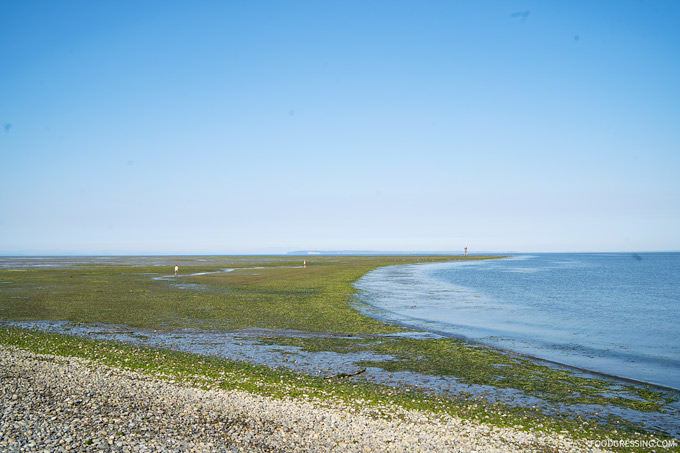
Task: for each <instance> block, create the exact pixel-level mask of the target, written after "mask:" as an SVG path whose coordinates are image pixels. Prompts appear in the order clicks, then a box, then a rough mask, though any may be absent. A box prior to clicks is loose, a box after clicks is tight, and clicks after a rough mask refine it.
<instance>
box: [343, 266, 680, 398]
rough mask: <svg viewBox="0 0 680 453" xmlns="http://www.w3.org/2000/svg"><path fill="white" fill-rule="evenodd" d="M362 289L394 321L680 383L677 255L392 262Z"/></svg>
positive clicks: (669, 384)
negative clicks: (394, 264) (406, 263)
mask: <svg viewBox="0 0 680 453" xmlns="http://www.w3.org/2000/svg"><path fill="white" fill-rule="evenodd" d="M356 287H357V289H359V291H360V299H361V300H362V301H364V302H367V303H368V304H369V305H370V307H371V308H369V309H368V310H367V312H368V314H372V315H374V316H377V317H379V318H382V319H386V320H388V321H393V322H399V323H403V324H407V325H410V326H413V327H418V328H421V329H425V330H429V331H433V332H438V333H441V334H444V335H449V336H456V337H465V338H468V339H471V340H474V341H478V342H481V343H485V344H489V345H492V346H496V347H499V348H502V349H506V350H510V351H515V352H519V353H523V354H528V355H531V356H535V357H539V358H542V359H547V360H552V361H556V362H559V363H563V364H566V365H570V366H575V367H579V368H584V369H587V370H591V371H596V372H600V373H606V374H610V375H614V376H619V377H624V378H628V379H635V380H639V381H643V382H649V383H653V384H657V385H662V386H666V387H671V388H675V389H680V253H640V254H537V255H521V256H515V257H512V258H506V259H502V260H488V261H477V262H458V263H456V262H453V263H437V264H416V265H405V266H390V267H385V268H381V269H378V270H376V271H374V272H371V273H369V274H367V275H366V276H364V277H363V278H362V279H361V280H359V281H358V282H357V284H356Z"/></svg>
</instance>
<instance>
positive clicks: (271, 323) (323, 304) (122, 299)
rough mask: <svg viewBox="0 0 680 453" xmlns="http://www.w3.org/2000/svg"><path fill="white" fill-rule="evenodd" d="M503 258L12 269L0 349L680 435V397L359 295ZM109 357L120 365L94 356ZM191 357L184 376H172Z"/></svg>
mask: <svg viewBox="0 0 680 453" xmlns="http://www.w3.org/2000/svg"><path fill="white" fill-rule="evenodd" d="M491 258H493V257H466V258H464V257H460V256H314V257H309V256H307V257H293V256H277V257H248V256H244V257H129V258H126V257H84V258H0V320H2V322H3V324H4V327H3V328H2V330H0V342H2V344H5V345H14V346H18V347H21V348H26V349H29V350H32V351H34V352H39V353H49V354H56V355H66V356H76V357H80V356H83V357H86V358H88V359H92V360H102V361H103V363H104V362H105V363H107V365H109V366H111V365H115V366H122V367H126V368H129V369H134V370H138V369H139V370H150V372H153V373H157V372H159V371H160V370H161V369H173V367H174V368H177V369H178V370H179V371H177V373H178V375H187V376H188V375H189V374H190V375H191V376H193V377H192V378H191V379H198V378H196V376H201V375H202V374H203V375H205V376H209V375H210V373H211V372H212V371H210V370H207V369H206V370H203V371H201V370H202V369H203V368H202V367H201V366H198V364H201V363H205V362H206V361H208V362H210V363H211V364H215V363H219V364H220V365H219V366H220V367H222V366H225V367H236V368H237V369H238V370H239V371H238V373H239V375H243V376H246V377H245V378H244V379H245V381H249V379H248V378H247V376H249V375H252V376H251V377H252V378H253V379H251V380H250V381H257V380H260V381H261V380H262V379H263V378H262V376H268V377H267V379H265V380H264V381H262V382H265V381H268V380H271V382H270V383H269V384H266V385H263V386H260V385H258V386H252V385H250V384H248V385H246V384H243V383H237V382H232V383H226V384H223V385H227V386H234V388H239V389H245V390H247V391H252V392H256V393H266V394H270V395H274V396H278V397H284V396H295V394H297V391H296V390H290V389H291V388H293V387H291V386H288V387H285V388H288V389H289V390H290V391H286V392H284V393H286V395H282V394H280V393H281V390H276V389H281V388H284V387H281V386H279V385H274V384H273V383H274V382H279V383H280V382H281V379H285V380H286V381H289V382H291V383H297V382H304V383H305V385H304V388H305V390H304V392H307V393H308V392H309V390H308V388H309V387H313V388H321V389H323V390H322V391H321V394H324V395H328V394H333V395H335V396H334V397H340V396H341V395H351V396H347V398H348V399H357V398H360V399H363V400H365V401H373V400H376V401H377V400H378V399H380V400H382V399H384V398H388V399H390V400H391V401H395V402H398V403H399V404H400V405H403V407H406V408H408V407H412V406H413V407H417V408H427V409H428V410H433V411H440V412H441V411H444V412H446V413H450V414H455V415H456V416H460V417H464V418H468V419H474V420H482V421H484V422H485V423H490V424H495V425H497V426H512V427H520V426H521V429H526V430H542V431H548V432H560V431H566V432H568V433H570V435H572V436H576V437H585V438H588V437H589V438H603V436H608V437H610V438H618V439H625V438H634V439H640V438H641V437H642V438H655V437H656V438H672V437H677V436H679V435H680V429H679V428H678V425H679V424H680V423H679V420H680V417H679V416H678V414H679V413H680V408H679V407H678V395H677V393H676V392H670V391H665V390H663V389H658V388H654V387H651V386H644V385H636V384H631V383H626V382H621V381H617V380H615V379H608V378H605V377H601V376H594V375H590V374H587V373H583V372H578V371H575V370H570V369H567V368H564V367H559V366H556V365H551V364H547V363H543V362H541V361H537V360H532V359H528V358H524V357H520V356H517V355H513V354H510V353H506V352H503V351H498V350H495V349H493V348H488V347H486V346H484V345H479V344H473V343H469V342H466V341H464V340H461V339H453V338H445V337H441V336H438V335H434V334H431V333H428V332H422V331H413V330H410V329H407V328H404V327H401V326H398V325H393V324H387V323H384V322H381V321H379V320H376V319H372V318H370V317H367V316H364V315H362V314H361V312H360V311H359V310H357V309H356V304H357V301H356V299H355V298H354V297H353V294H354V293H355V292H356V290H355V289H354V288H353V287H352V282H354V281H356V280H357V279H358V278H360V277H361V276H362V275H364V274H365V273H367V272H369V271H370V270H373V269H375V268H377V267H381V266H388V265H397V264H408V263H418V262H435V261H451V260H457V259H491ZM303 260H306V261H307V267H306V268H304V267H303V265H302V263H303ZM175 265H177V266H179V276H177V277H175V276H174V272H173V269H174V266H175ZM17 327H20V328H21V329H20V330H16V328H17ZM64 334H66V335H64ZM75 339H77V340H75ZM103 345H106V346H103ZM102 348H103V349H104V350H111V351H115V352H112V353H111V354H113V356H112V357H114V358H111V357H108V356H107V355H106V354H105V355H101V354H100V353H97V352H96V351H101V350H103V349H102ZM88 351H89V352H88ZM152 356H153V357H152ZM107 357H108V358H107ZM122 357H126V358H127V359H128V360H127V361H126V360H125V359H123V358H122ZM178 357H181V360H180V359H178V360H180V362H181V363H184V364H185V365H182V366H178V367H175V365H171V364H172V363H174V362H173V360H175V358H178ZM199 380H200V379H199ZM291 385H292V384H291ZM371 395H373V396H371ZM376 395H380V396H379V397H378V396H376Z"/></svg>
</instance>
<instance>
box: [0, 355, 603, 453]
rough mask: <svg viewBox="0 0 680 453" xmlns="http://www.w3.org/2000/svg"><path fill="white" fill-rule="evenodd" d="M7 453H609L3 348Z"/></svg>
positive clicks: (0, 372)
mask: <svg viewBox="0 0 680 453" xmlns="http://www.w3.org/2000/svg"><path fill="white" fill-rule="evenodd" d="M0 383H1V389H0V411H1V413H0V450H1V451H49V452H57V451H126V452H127V451H135V452H137V451H140V452H145V451H148V452H152V451H178V452H179V451H304V452H326V451H343V452H345V451H347V452H355V451H356V452H358V451H390V452H392V451H409V452H411V451H428V452H432V451H453V452H456V451H465V452H471V451H480V452H493V451H498V452H512V451H518V452H519V451H546V450H547V451H575V452H576V451H579V452H580V451H602V450H599V449H595V448H591V447H589V446H588V445H587V444H586V443H584V442H577V441H575V440H573V439H570V438H569V437H568V436H564V435H544V434H542V433H527V432H523V431H519V430H515V429H511V428H497V427H492V426H487V425H484V424H482V423H476V422H471V421H465V420H461V419H457V418H454V417H450V416H435V415H433V414H431V413H427V412H419V411H406V410H403V409H401V408H396V407H383V408H379V411H380V412H383V413H387V414H391V415H393V416H392V417H387V418H383V417H376V411H377V409H376V408H375V407H367V408H365V409H364V408H361V409H357V408H356V407H350V406H344V405H341V404H338V403H328V402H322V401H312V400H302V399H286V400H278V399H273V398H267V397H261V396H258V395H254V394H250V393H246V392H241V391H226V390H202V389H197V388H192V387H187V386H185V385H180V384H177V383H174V382H173V381H166V380H160V379H156V378H154V377H152V376H149V375H144V374H140V373H134V372H129V371H126V370H121V369H117V368H110V367H105V366H102V365H100V364H98V363H94V362H90V361H87V360H82V359H77V358H72V357H60V356H51V355H41V354H34V353H32V352H29V351H26V350H23V349H19V348H14V347H7V346H0Z"/></svg>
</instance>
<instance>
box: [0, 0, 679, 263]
mask: <svg viewBox="0 0 680 453" xmlns="http://www.w3.org/2000/svg"><path fill="white" fill-rule="evenodd" d="M679 23H680V3H679V2H675V1H671V0H668V1H653V0H652V1H650V0H646V1H623V0H615V1H604V0H603V1H596V2H592V1H569V2H544V1H540V2H539V1H535V2H534V1H450V0H447V1H326V2H312V1H309V2H297V1H285V2H280V1H253V2H246V1H224V2H171V1H162V2H153V1H147V2H125V1H116V2H113V1H111V2H91V1H64V2H50V1H22V2H6V3H5V4H4V5H3V13H2V15H0V43H2V47H3V58H2V63H0V88H1V90H2V94H1V95H0V125H1V126H2V128H1V129H0V254H16V253H19V254H20V253H66V252H68V253H85V254H97V253H122V254H137V253H141V254H149V253H151V254H175V253H180V254H194V253H195V254H222V253H278V252H286V251H290V250H306V249H321V250H348V249H349V250H382V251H388V250H401V251H409V250H418V251H423V250H429V251H460V250H462V249H463V247H466V246H467V247H469V248H470V250H471V251H475V250H477V251H479V250H485V251H510V250H512V251H520V252H546V251H565V252H569V251H658V250H680V234H678V232H679V231H680V177H678V175H679V174H680V83H679V82H678V81H680V27H678V24H679Z"/></svg>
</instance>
